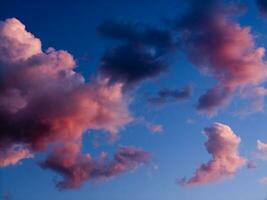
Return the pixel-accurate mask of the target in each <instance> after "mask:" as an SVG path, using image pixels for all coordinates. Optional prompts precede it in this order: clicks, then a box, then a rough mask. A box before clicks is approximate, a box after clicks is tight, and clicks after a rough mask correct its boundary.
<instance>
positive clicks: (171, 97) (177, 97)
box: [147, 85, 193, 105]
mask: <svg viewBox="0 0 267 200" xmlns="http://www.w3.org/2000/svg"><path fill="white" fill-rule="evenodd" d="M192 90H193V89H192V86H191V85H189V86H186V87H184V88H182V89H168V88H163V89H161V90H159V92H158V94H157V96H155V97H151V96H149V97H147V101H148V102H149V103H151V104H154V105H161V104H165V103H169V102H177V101H182V100H186V99H188V98H189V97H191V95H192Z"/></svg>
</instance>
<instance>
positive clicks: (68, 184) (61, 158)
mask: <svg viewBox="0 0 267 200" xmlns="http://www.w3.org/2000/svg"><path fill="white" fill-rule="evenodd" d="M79 149H80V148H79V146H78V145H75V144H70V145H66V146H63V147H59V148H57V149H56V151H55V152H54V153H53V154H51V155H50V156H49V157H48V158H47V160H46V161H45V162H43V163H41V166H42V167H43V168H48V169H51V170H54V171H56V172H58V173H60V174H61V175H62V176H63V180H61V181H59V182H58V183H57V187H58V188H59V189H68V188H78V187H80V186H81V185H82V184H83V183H84V182H85V181H87V180H106V179H109V178H111V177H113V176H115V175H118V174H121V173H123V172H126V171H129V170H134V169H136V168H137V167H139V166H140V165H141V164H144V163H146V162H147V161H148V160H149V158H150V154H149V153H147V152H145V151H143V150H142V149H138V148H136V147H133V146H129V147H119V148H118V149H117V151H116V152H115V154H114V155H113V158H112V160H109V159H108V156H107V154H106V153H102V154H101V155H100V156H99V157H98V158H97V159H95V160H94V159H92V157H91V156H90V155H89V154H87V155H80V154H79Z"/></svg>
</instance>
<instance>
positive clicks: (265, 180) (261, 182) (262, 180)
mask: <svg viewBox="0 0 267 200" xmlns="http://www.w3.org/2000/svg"><path fill="white" fill-rule="evenodd" d="M258 183H259V184H261V185H264V184H266V183H267V177H266V176H265V177H262V178H260V179H259V180H258Z"/></svg>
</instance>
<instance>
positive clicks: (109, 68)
mask: <svg viewBox="0 0 267 200" xmlns="http://www.w3.org/2000/svg"><path fill="white" fill-rule="evenodd" d="M98 32H99V33H100V35H102V36H105V37H108V38H111V39H115V40H119V41H121V42H122V44H120V45H119V46H117V47H115V48H111V49H109V50H107V51H106V53H105V55H104V56H103V57H102V64H101V65H100V72H101V73H102V74H103V75H104V77H108V78H109V79H110V81H111V82H122V83H124V84H125V86H126V87H127V86H128V87H129V86H133V85H135V84H137V83H139V82H140V81H143V80H146V79H151V78H155V77H157V76H159V75H160V74H161V73H163V72H165V71H166V70H167V67H168V62H167V60H166V55H167V54H168V53H169V52H170V51H171V50H172V49H173V48H175V44H174V41H173V38H172V34H171V33H170V32H169V31H167V30H161V29H157V28H154V27H151V26H145V25H141V24H131V23H120V22H116V21H107V22H104V23H103V24H101V25H100V26H99V27H98Z"/></svg>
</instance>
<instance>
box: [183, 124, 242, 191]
mask: <svg viewBox="0 0 267 200" xmlns="http://www.w3.org/2000/svg"><path fill="white" fill-rule="evenodd" d="M204 133H205V135H206V136H207V137H208V141H207V142H206V143H205V146H206V149H207V151H208V152H209V153H210V154H211V155H212V159H211V160H210V161H209V162H207V163H205V164H202V165H201V166H200V167H199V168H198V169H197V170H196V171H195V173H194V175H193V176H192V177H191V178H190V179H188V180H185V179H184V180H182V181H181V185H184V186H194V185H202V184H207V183H210V182H214V181H220V180H223V179H225V178H229V177H232V176H234V174H235V172H236V171H237V169H238V168H240V167H242V166H244V165H245V164H246V159H245V158H243V157H241V156H240V155H239V152H238V146H239V144H240V142H241V139H240V138H239V137H238V136H236V135H235V133H234V132H233V131H232V129H231V128H230V127H229V126H227V125H224V124H221V123H214V124H213V125H212V126H211V127H208V128H205V130H204Z"/></svg>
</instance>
